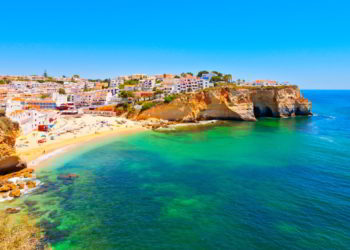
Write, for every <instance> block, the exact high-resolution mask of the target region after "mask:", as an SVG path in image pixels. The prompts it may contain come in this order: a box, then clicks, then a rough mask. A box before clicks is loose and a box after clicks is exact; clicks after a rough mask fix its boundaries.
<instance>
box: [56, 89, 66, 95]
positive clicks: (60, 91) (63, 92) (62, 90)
mask: <svg viewBox="0 0 350 250" xmlns="http://www.w3.org/2000/svg"><path fill="white" fill-rule="evenodd" d="M58 93H59V94H60V95H65V94H66V91H65V90H64V89H63V88H60V89H59V90H58Z"/></svg>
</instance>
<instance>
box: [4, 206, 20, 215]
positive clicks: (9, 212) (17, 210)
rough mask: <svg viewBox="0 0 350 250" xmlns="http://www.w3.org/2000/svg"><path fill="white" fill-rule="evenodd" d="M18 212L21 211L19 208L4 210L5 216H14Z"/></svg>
mask: <svg viewBox="0 0 350 250" xmlns="http://www.w3.org/2000/svg"><path fill="white" fill-rule="evenodd" d="M20 211H21V208H19V207H15V208H12V207H9V208H6V210H5V212H6V213H7V214H16V213H19V212H20Z"/></svg>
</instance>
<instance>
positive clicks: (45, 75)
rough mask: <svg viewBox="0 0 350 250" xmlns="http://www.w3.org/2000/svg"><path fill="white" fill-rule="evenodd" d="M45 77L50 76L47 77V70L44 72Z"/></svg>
mask: <svg viewBox="0 0 350 250" xmlns="http://www.w3.org/2000/svg"><path fill="white" fill-rule="evenodd" d="M43 76H44V77H47V76H48V75H47V72H46V69H45V71H44V74H43Z"/></svg>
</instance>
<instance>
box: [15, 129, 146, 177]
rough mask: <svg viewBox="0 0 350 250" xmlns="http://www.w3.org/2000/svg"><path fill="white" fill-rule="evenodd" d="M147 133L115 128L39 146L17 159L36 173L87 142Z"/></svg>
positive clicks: (28, 150) (20, 154)
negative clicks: (24, 162)
mask: <svg viewBox="0 0 350 250" xmlns="http://www.w3.org/2000/svg"><path fill="white" fill-rule="evenodd" d="M143 131H147V129H146V128H144V127H141V126H140V127H139V126H135V127H129V128H117V129H114V130H112V131H102V132H98V133H92V134H87V135H83V136H78V137H76V138H67V139H64V140H61V141H58V142H56V143H51V144H48V145H40V146H37V147H35V148H31V149H27V150H20V151H18V155H19V157H20V158H21V159H22V160H24V161H26V162H27V164H28V168H33V169H34V170H35V171H38V170H40V169H42V168H44V167H46V166H47V164H48V163H49V162H51V161H53V160H54V159H56V158H57V157H59V156H62V155H64V154H65V153H66V152H67V151H68V150H69V152H71V151H72V150H74V149H75V148H77V147H78V146H82V145H83V144H85V143H88V142H98V141H101V139H103V138H111V137H115V136H118V135H119V136H125V135H130V134H135V133H139V132H143Z"/></svg>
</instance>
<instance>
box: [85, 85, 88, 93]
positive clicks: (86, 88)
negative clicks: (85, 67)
mask: <svg viewBox="0 0 350 250" xmlns="http://www.w3.org/2000/svg"><path fill="white" fill-rule="evenodd" d="M87 91H88V87H87V84H86V83H85V85H84V92H87Z"/></svg>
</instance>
